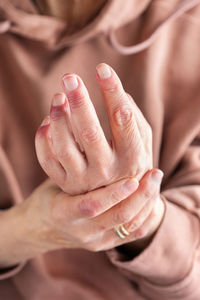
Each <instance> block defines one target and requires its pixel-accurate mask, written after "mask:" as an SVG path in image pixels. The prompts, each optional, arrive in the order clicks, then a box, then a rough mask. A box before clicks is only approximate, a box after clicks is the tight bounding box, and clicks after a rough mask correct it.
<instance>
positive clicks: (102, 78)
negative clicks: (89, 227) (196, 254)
mask: <svg viewBox="0 0 200 300" xmlns="http://www.w3.org/2000/svg"><path fill="white" fill-rule="evenodd" d="M96 79H97V82H98V84H99V88H100V90H101V93H102V96H103V100H104V103H105V107H106V109H107V114H108V118H109V122H110V129H111V134H112V144H109V143H108V142H107V139H106V137H105V134H104V132H103V129H102V127H101V125H100V122H99V119H98V117H97V114H96V111H95V108H94V106H93V103H92V101H91V99H90V97H89V94H88V91H87V88H86V86H85V85H84V83H83V81H82V79H81V78H80V77H79V76H78V75H76V74H74V73H68V74H65V75H64V77H63V81H62V83H63V88H64V91H65V94H64V93H58V94H56V95H54V98H53V100H52V105H51V109H50V118H48V117H47V118H46V119H45V123H43V124H42V125H41V127H40V129H39V130H38V133H37V134H36V142H35V143H36V152H37V156H38V160H39V162H40V164H41V166H42V167H43V169H44V170H45V172H46V173H47V175H48V176H49V177H50V178H51V179H52V180H53V181H54V182H55V183H56V184H57V185H58V186H59V187H60V188H61V189H62V190H63V191H64V192H65V193H66V194H68V195H79V194H84V193H87V192H89V191H92V190H96V189H98V188H100V187H104V186H109V185H110V184H112V183H114V182H118V181H119V180H121V179H123V178H135V180H136V181H138V180H140V186H139V188H138V190H137V191H135V192H134V193H133V194H132V195H131V196H129V197H128V198H127V199H126V201H125V200H124V201H123V202H120V203H118V204H117V205H115V206H114V207H112V206H110V207H109V208H108V211H106V212H104V213H102V214H99V213H98V216H97V214H96V211H98V210H100V211H101V205H102V201H105V199H101V201H100V202H99V201H97V202H90V201H88V200H87V201H85V200H84V201H82V202H80V203H79V206H78V207H79V210H80V211H82V213H83V214H87V215H88V217H91V218H93V217H96V219H95V220H96V222H98V224H100V225H101V228H104V230H111V229H112V228H113V227H114V226H116V224H122V223H126V224H125V225H126V228H127V229H128V230H129V232H133V233H134V234H135V235H134V238H133V236H132V238H131V237H130V238H131V241H133V240H134V241H135V240H136V237H137V239H138V238H139V239H141V238H142V237H143V238H144V237H145V236H146V237H148V239H149V237H150V236H152V234H153V232H155V230H156V228H157V227H158V225H159V223H160V221H161V219H162V217H163V213H164V206H163V202H162V201H161V200H160V196H159V195H160V194H159V190H160V184H161V179H162V176H163V173H162V172H161V171H160V170H156V169H152V132H151V128H150V126H149V124H148V123H147V121H146V120H145V118H144V116H143V115H142V113H141V111H140V110H139V108H138V107H137V105H136V104H135V102H134V100H133V99H132V98H131V96H129V95H128V94H127V93H126V92H125V91H124V89H123V86H122V84H121V81H120V79H119V77H118V76H117V74H116V73H115V71H114V70H113V69H112V68H111V67H110V66H108V65H106V64H100V65H98V66H97V69H96ZM150 169H152V171H149V170H150ZM107 200H108V199H107ZM91 205H92V206H91ZM115 216H117V219H116V217H115ZM105 224H109V226H108V225H105ZM150 224H151V225H150ZM125 225H124V226H125ZM114 244H115V243H114Z"/></svg>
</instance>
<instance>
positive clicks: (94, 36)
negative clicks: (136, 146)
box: [0, 0, 200, 300]
mask: <svg viewBox="0 0 200 300" xmlns="http://www.w3.org/2000/svg"><path fill="white" fill-rule="evenodd" d="M0 33H1V34H0V178H1V180H0V207H1V208H2V209H3V208H8V207H10V206H11V205H13V204H17V203H20V202H21V201H23V200H24V199H25V198H26V197H27V196H28V195H29V194H30V193H31V192H32V191H33V190H34V189H35V188H36V187H37V186H38V185H39V184H40V183H41V182H42V181H43V180H44V179H45V174H44V173H43V171H42V169H41V168H40V166H39V164H38V163H37V159H36V154H35V150H34V136H35V132H36V130H37V128H38V126H39V124H40V123H41V121H42V119H43V117H44V116H45V115H47V114H48V112H49V105H50V100H51V98H52V95H53V94H54V93H55V92H57V91H61V87H60V78H61V76H62V75H63V74H64V73H66V72H76V73H78V74H79V75H80V76H81V77H82V78H83V79H84V81H85V83H86V85H87V87H88V89H89V91H90V94H91V96H93V95H95V97H92V98H94V100H93V101H94V105H95V108H96V111H97V114H98V116H99V119H100V122H101V124H102V127H103V129H104V131H105V134H106V136H107V137H108V136H109V132H108V120H107V116H106V113H105V109H104V107H103V105H102V100H101V97H100V94H99V91H98V89H97V85H96V83H95V79H94V69H95V66H96V65H97V64H98V63H100V62H106V63H108V64H110V65H111V66H112V67H113V68H114V69H115V70H116V71H117V73H118V74H119V76H120V78H121V80H122V83H123V85H124V88H125V90H126V91H127V92H128V93H129V94H131V95H132V96H133V98H134V100H135V102H136V103H137V105H138V106H139V108H140V109H141V111H142V112H143V114H144V116H145V117H146V119H147V120H148V122H149V123H150V125H151V127H152V130H153V161H154V167H159V168H160V169H161V170H163V171H164V174H165V176H164V181H163V185H162V188H161V195H162V198H163V199H164V201H165V205H166V212H165V216H164V218H163V221H162V224H161V226H160V227H159V229H158V231H157V233H156V235H155V236H154V238H153V240H152V242H151V243H150V245H149V246H148V247H147V248H146V249H145V250H144V251H143V252H142V253H140V254H139V255H138V256H136V257H133V258H128V257H126V256H125V255H124V254H122V253H120V252H119V251H118V249H111V250H108V251H105V252H97V253H93V252H89V251H86V250H81V249H74V250H65V249H63V250H59V251H54V252H49V253H46V254H45V255H41V256H38V257H36V258H34V259H32V260H29V261H28V262H25V263H22V264H21V265H19V266H17V267H16V268H12V269H11V270H2V271H1V273H0V274H1V275H0V300H22V299H23V300H24V299H26V300H45V299H48V300H64V299H69V300H79V299H86V300H100V299H101V300H107V299H112V300H121V299H127V300H147V299H148V300H174V299H182V300H199V299H200V284H199V278H200V249H199V241H200V234H199V233H200V232H199V231H200V71H199V70H200V55H199V45H200V0H185V1H183V0H168V1H164V0H140V1H138V0H108V1H107V3H106V4H105V5H104V7H103V8H102V9H101V11H100V12H99V14H98V15H97V16H96V18H95V19H94V20H92V21H91V22H90V23H89V24H88V25H87V26H85V27H84V28H83V29H81V30H79V31H78V32H75V33H74V34H71V35H70V34H69V33H68V31H67V24H66V22H64V21H62V20H59V19H56V18H53V17H49V16H42V15H39V14H38V11H37V9H36V7H35V6H34V4H33V3H32V2H31V0H10V1H8V0H0ZM119 41H120V42H119ZM122 44H123V45H127V46H122ZM136 44H137V46H132V45H136Z"/></svg>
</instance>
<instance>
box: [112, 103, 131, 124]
mask: <svg viewBox="0 0 200 300" xmlns="http://www.w3.org/2000/svg"><path fill="white" fill-rule="evenodd" d="M113 119H114V121H115V124H116V125H117V126H118V127H123V128H124V127H125V128H129V127H131V124H132V119H133V112H132V109H131V108H130V107H129V106H128V105H125V104H121V105H119V106H118V107H116V108H115V109H114V111H113Z"/></svg>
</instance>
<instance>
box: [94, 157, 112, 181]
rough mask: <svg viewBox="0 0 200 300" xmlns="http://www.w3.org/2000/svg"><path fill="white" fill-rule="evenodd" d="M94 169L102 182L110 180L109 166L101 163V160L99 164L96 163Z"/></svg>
mask: <svg viewBox="0 0 200 300" xmlns="http://www.w3.org/2000/svg"><path fill="white" fill-rule="evenodd" d="M96 171H97V173H98V175H99V177H100V178H101V182H102V184H103V183H108V182H109V181H110V179H111V174H110V171H109V168H108V167H106V166H105V165H103V163H102V162H100V163H99V164H98V163H97V166H96Z"/></svg>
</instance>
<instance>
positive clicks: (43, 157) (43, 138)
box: [35, 117, 66, 182]
mask: <svg viewBox="0 0 200 300" xmlns="http://www.w3.org/2000/svg"><path fill="white" fill-rule="evenodd" d="M49 124H50V118H49V117H46V118H45V119H44V121H43V122H42V124H41V126H40V127H39V129H38V130H37V133H36V136H35V149H36V155H37V158H38V161H39V163H40V165H41V167H42V168H43V170H44V171H45V172H46V173H47V175H48V176H49V177H51V178H52V180H54V181H56V182H62V181H64V179H65V176H66V173H65V171H64V169H63V167H62V166H61V164H60V163H59V162H58V160H57V159H56V158H55V156H54V154H53V153H52V151H51V146H50V137H49Z"/></svg>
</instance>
